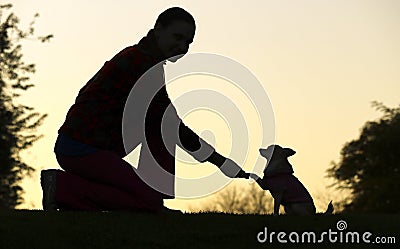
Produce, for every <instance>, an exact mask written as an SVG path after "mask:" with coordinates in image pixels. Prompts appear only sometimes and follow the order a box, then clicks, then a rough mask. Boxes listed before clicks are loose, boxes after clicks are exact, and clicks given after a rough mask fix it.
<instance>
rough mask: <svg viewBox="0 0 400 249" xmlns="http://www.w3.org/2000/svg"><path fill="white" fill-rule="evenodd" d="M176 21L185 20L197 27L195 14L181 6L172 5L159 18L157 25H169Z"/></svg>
mask: <svg viewBox="0 0 400 249" xmlns="http://www.w3.org/2000/svg"><path fill="white" fill-rule="evenodd" d="M174 21H184V22H187V23H188V24H190V25H192V26H193V27H194V28H195V29H196V23H195V21H194V18H193V16H192V15H191V14H190V13H189V12H187V11H186V10H184V9H182V8H180V7H172V8H169V9H166V10H165V11H163V12H162V13H161V14H160V15H159V16H158V18H157V20H156V24H155V25H154V27H156V26H163V27H167V26H169V25H170V24H171V23H173V22H174Z"/></svg>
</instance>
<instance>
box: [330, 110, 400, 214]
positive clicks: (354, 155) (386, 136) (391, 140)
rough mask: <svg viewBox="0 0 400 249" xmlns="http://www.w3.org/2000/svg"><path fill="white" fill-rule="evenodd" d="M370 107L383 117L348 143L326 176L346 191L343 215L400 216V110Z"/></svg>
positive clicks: (368, 125)
mask: <svg viewBox="0 0 400 249" xmlns="http://www.w3.org/2000/svg"><path fill="white" fill-rule="evenodd" d="M373 106H374V107H375V108H376V109H377V110H378V111H380V112H382V113H383V115H382V117H380V118H379V119H378V120H376V121H369V122H366V124H365V125H364V127H363V128H362V130H361V134H360V136H359V138H358V139H356V140H353V141H351V142H348V143H346V144H345V145H344V147H343V149H342V151H341V158H340V161H339V162H338V163H335V162H333V163H332V167H331V168H329V169H328V176H329V177H332V178H334V179H335V183H334V186H335V187H336V188H338V189H348V190H350V192H351V196H350V197H349V198H347V199H345V200H344V212H355V211H357V212H359V211H361V212H385V213H399V212H400V195H399V191H400V106H399V107H397V108H389V107H386V106H384V105H383V104H382V103H378V102H373Z"/></svg>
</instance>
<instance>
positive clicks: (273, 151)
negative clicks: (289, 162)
mask: <svg viewBox="0 0 400 249" xmlns="http://www.w3.org/2000/svg"><path fill="white" fill-rule="evenodd" d="M294 154H296V151H294V150H292V149H290V148H282V147H281V146H279V145H277V144H273V145H270V146H268V147H267V148H266V149H263V148H261V149H260V155H261V156H263V157H265V158H266V159H267V160H268V161H273V160H279V159H286V158H288V157H290V156H293V155H294Z"/></svg>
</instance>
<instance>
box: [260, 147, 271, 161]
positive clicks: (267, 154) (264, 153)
mask: <svg viewBox="0 0 400 249" xmlns="http://www.w3.org/2000/svg"><path fill="white" fill-rule="evenodd" d="M259 151H260V155H261V156H262V157H265V158H266V159H267V160H270V159H271V157H272V151H270V150H268V149H263V148H261V149H259Z"/></svg>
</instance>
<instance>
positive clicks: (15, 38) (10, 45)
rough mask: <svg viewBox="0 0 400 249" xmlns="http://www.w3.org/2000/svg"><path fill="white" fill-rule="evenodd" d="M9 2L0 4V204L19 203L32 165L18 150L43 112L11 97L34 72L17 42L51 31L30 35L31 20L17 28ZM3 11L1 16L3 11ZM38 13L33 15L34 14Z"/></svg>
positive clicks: (28, 143) (24, 146)
mask: <svg viewBox="0 0 400 249" xmlns="http://www.w3.org/2000/svg"><path fill="white" fill-rule="evenodd" d="M11 8H12V5H11V4H6V5H0V208H2V209H5V208H7V209H9V208H15V207H16V206H17V205H19V204H21V203H22V201H23V199H22V197H21V194H22V193H23V189H22V188H21V186H20V183H21V180H22V178H23V177H24V176H27V175H30V174H31V173H32V172H33V171H34V168H32V167H31V166H29V165H28V164H26V163H24V162H23V161H22V159H21V156H20V152H21V151H22V150H25V149H27V148H29V147H30V146H32V144H33V143H34V142H36V141H37V140H38V139H39V138H40V137H41V136H39V135H36V134H35V129H36V128H37V127H38V126H39V125H41V124H42V122H43V120H44V119H45V117H46V116H47V115H46V114H39V113H37V112H35V111H34V108H32V107H29V106H26V105H22V104H18V103H16V101H15V99H16V98H18V96H20V93H21V91H26V90H28V89H29V88H31V87H33V86H34V85H33V84H28V83H27V82H28V81H29V74H33V73H34V72H35V65H34V64H26V63H24V62H23V61H22V52H21V48H22V45H21V42H22V41H23V40H26V39H34V40H39V41H41V42H46V41H48V40H49V39H50V38H51V37H52V35H47V36H43V37H34V28H33V25H34V21H32V22H31V23H30V25H29V28H28V30H26V31H23V30H21V29H20V28H19V19H18V17H17V16H16V15H15V14H14V13H12V12H11V13H9V9H11ZM5 12H7V13H8V14H7V15H6V17H5V19H4V20H3V14H4V13H5ZM37 17H38V14H36V15H35V18H37ZM34 20H35V19H34Z"/></svg>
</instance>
